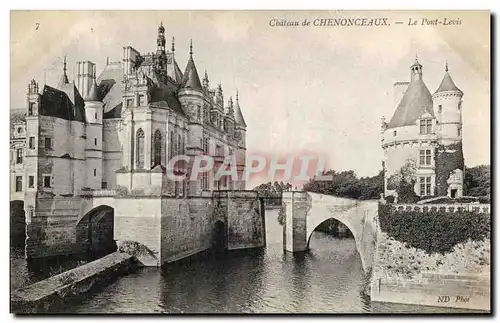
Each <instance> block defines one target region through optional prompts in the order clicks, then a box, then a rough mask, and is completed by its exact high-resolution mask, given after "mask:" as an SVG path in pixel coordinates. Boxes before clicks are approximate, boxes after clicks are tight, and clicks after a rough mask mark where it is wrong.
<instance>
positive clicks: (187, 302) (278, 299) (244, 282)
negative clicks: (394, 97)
mask: <svg viewBox="0 0 500 323" xmlns="http://www.w3.org/2000/svg"><path fill="white" fill-rule="evenodd" d="M276 217H277V212H276V213H273V212H269V213H268V214H267V219H266V225H267V228H266V231H267V243H268V245H267V247H266V248H265V249H263V250H262V249H261V250H247V251H238V252H229V253H227V254H225V255H217V254H210V253H206V254H202V255H199V256H197V257H193V258H190V259H187V260H184V261H180V262H177V263H175V264H171V265H168V266H166V267H165V268H163V269H157V268H142V269H140V270H139V271H138V272H136V273H133V274H130V275H127V276H125V277H122V278H120V279H118V280H117V281H115V282H113V283H112V284H111V285H109V286H107V287H106V288H104V289H103V290H101V291H99V292H97V293H95V294H94V295H93V296H92V297H89V298H88V299H86V300H84V301H83V302H81V303H79V304H74V305H73V306H69V307H66V308H64V309H61V310H60V311H61V312H66V313H74V312H76V313H346V312H347V313H363V312H414V313H418V312H457V311H460V310H453V309H441V308H432V307H422V306H412V305H401V304H386V303H383V304H382V303H370V301H369V299H368V298H366V297H364V296H362V295H361V293H360V291H361V288H362V286H361V285H362V281H363V269H362V265H361V259H360V257H359V254H358V252H357V251H356V245H355V242H354V240H353V239H338V238H335V237H332V236H330V235H328V234H325V233H322V232H314V233H313V237H312V238H311V244H310V247H311V250H310V251H309V252H305V253H301V254H291V253H284V252H283V244H282V237H283V235H282V228H281V226H280V225H279V224H278V223H277V220H276ZM462 312H463V311H462Z"/></svg>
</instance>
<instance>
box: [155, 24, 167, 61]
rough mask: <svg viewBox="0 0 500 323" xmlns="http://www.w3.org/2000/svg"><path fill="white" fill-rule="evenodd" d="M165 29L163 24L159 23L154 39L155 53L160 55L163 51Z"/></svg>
mask: <svg viewBox="0 0 500 323" xmlns="http://www.w3.org/2000/svg"><path fill="white" fill-rule="evenodd" d="M165 43H166V42H165V28H164V27H163V22H160V26H159V27H158V37H157V39H156V44H157V52H159V53H161V52H164V51H165Z"/></svg>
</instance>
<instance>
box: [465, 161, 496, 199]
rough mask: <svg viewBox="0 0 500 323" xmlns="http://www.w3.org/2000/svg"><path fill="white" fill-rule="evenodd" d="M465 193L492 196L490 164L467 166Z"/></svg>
mask: <svg viewBox="0 0 500 323" xmlns="http://www.w3.org/2000/svg"><path fill="white" fill-rule="evenodd" d="M464 195H465V196H477V197H486V198H488V199H489V198H490V197H491V169H490V166H489V165H479V166H475V167H470V168H469V167H465V174H464Z"/></svg>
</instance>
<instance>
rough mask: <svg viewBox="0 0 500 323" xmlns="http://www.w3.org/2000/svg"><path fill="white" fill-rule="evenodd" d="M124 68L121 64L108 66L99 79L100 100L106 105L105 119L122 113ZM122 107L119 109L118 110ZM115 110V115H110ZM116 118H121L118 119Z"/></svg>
mask: <svg viewBox="0 0 500 323" xmlns="http://www.w3.org/2000/svg"><path fill="white" fill-rule="evenodd" d="M122 81H123V67H122V65H121V64H112V65H107V66H106V67H105V68H104V70H103V71H102V72H101V74H100V75H99V77H98V79H97V83H98V84H99V86H98V92H99V99H100V100H101V101H102V102H103V103H104V105H103V117H104V118H105V119H107V117H106V116H112V115H116V113H117V111H120V113H121V104H122V89H121V85H122ZM118 106H120V108H119V109H116V108H117V107H118ZM112 110H114V112H113V113H108V112H110V111H112ZM116 118H119V116H118V117H116Z"/></svg>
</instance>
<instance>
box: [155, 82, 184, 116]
mask: <svg viewBox="0 0 500 323" xmlns="http://www.w3.org/2000/svg"><path fill="white" fill-rule="evenodd" d="M151 105H152V106H157V107H169V108H170V109H172V110H173V111H175V112H176V113H178V114H180V115H182V116H185V113H184V110H183V109H182V106H181V103H180V102H179V100H178V99H177V97H176V96H175V94H174V91H173V90H172V89H171V88H169V87H164V88H156V89H153V90H152V92H151Z"/></svg>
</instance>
